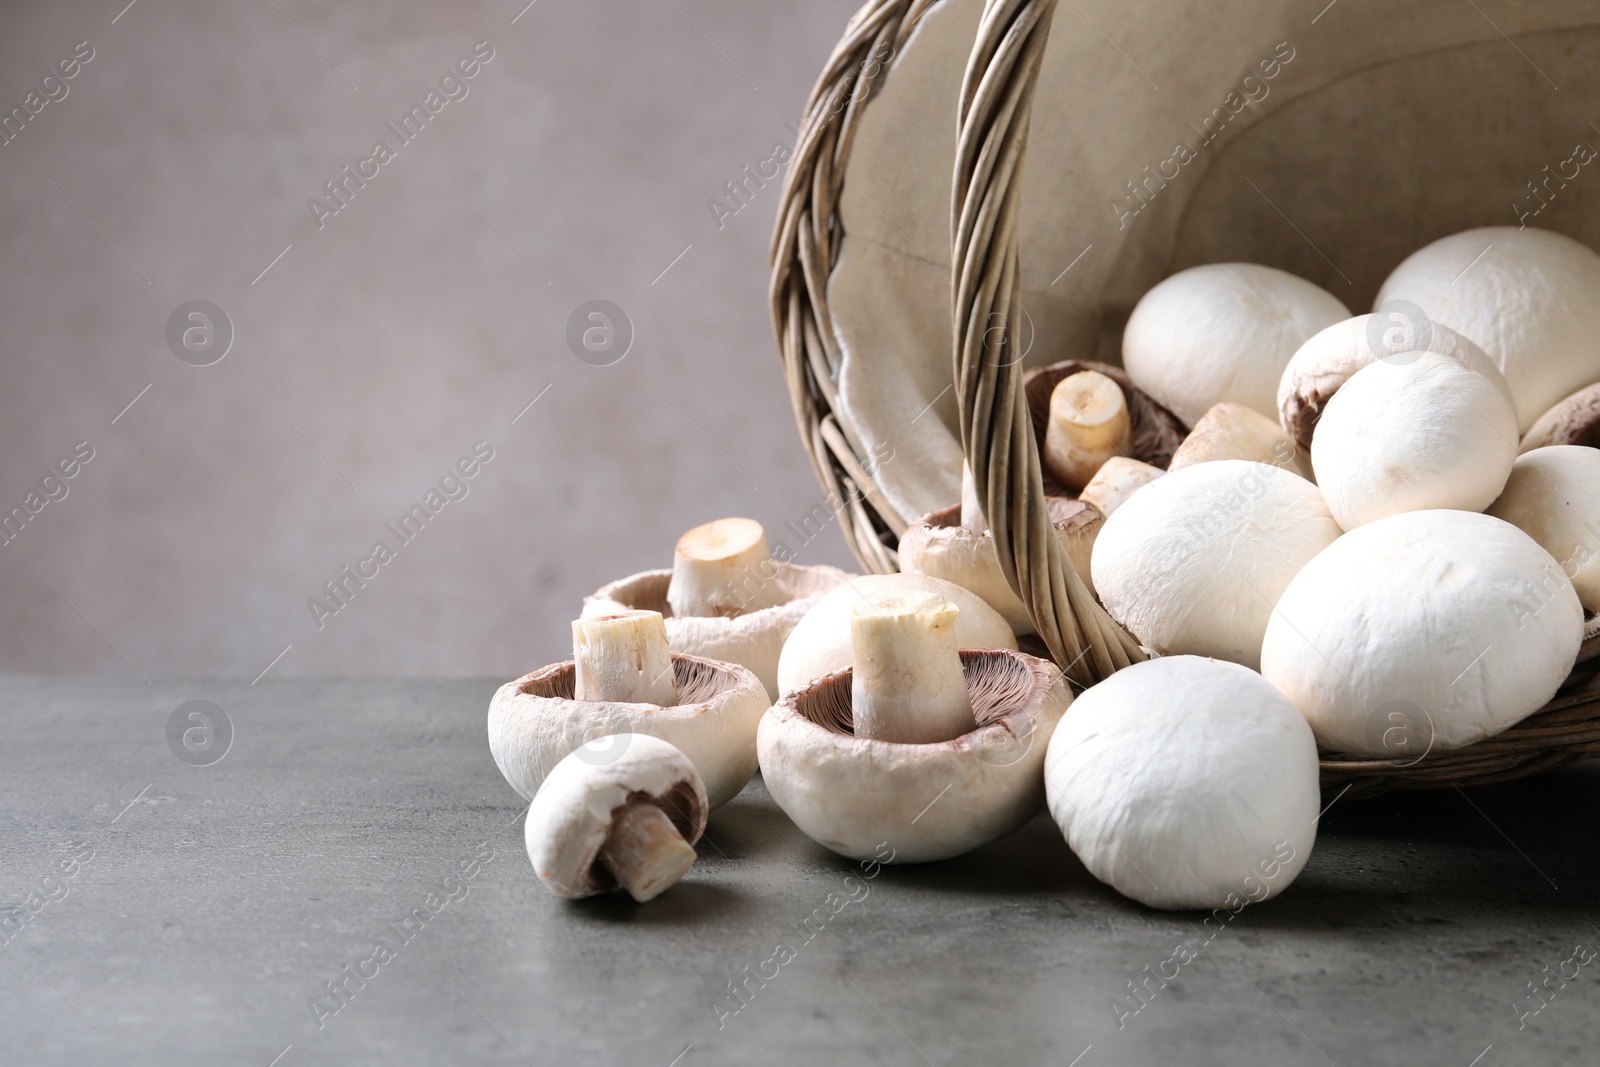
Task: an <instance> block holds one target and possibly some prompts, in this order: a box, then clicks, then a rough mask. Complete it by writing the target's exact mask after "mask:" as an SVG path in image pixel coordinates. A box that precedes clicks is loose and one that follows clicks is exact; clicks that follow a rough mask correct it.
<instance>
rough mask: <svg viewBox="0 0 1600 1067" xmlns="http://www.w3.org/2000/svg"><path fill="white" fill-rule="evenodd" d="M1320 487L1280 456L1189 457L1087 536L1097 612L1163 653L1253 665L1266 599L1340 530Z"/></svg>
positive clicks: (1263, 624)
mask: <svg viewBox="0 0 1600 1067" xmlns="http://www.w3.org/2000/svg"><path fill="white" fill-rule="evenodd" d="M1339 533H1340V530H1339V526H1338V524H1337V523H1335V522H1334V521H1333V516H1331V515H1329V514H1328V509H1327V507H1326V506H1325V505H1324V504H1323V502H1322V496H1321V494H1320V493H1318V492H1317V487H1316V486H1314V485H1312V484H1311V483H1310V482H1308V481H1306V480H1305V479H1304V478H1301V477H1299V476H1298V475H1294V474H1290V473H1289V472H1288V471H1286V470H1284V469H1283V468H1281V467H1272V466H1268V465H1267V464H1265V463H1251V462H1248V461H1246V460H1239V459H1222V460H1215V461H1213V462H1210V463H1197V464H1195V465H1194V466H1192V467H1185V468H1184V469H1183V470H1180V471H1174V472H1172V473H1170V474H1167V475H1166V476H1165V477H1162V478H1159V479H1157V480H1156V481H1153V482H1151V483H1150V484H1149V485H1147V486H1145V487H1144V488H1143V489H1141V490H1139V491H1138V492H1137V493H1135V494H1133V496H1132V497H1130V498H1129V499H1128V500H1127V502H1126V503H1124V504H1123V505H1122V507H1120V508H1118V509H1117V510H1116V512H1115V513H1114V514H1113V515H1112V516H1111V518H1109V519H1107V520H1106V525H1105V529H1103V530H1102V531H1101V532H1100V537H1099V538H1098V539H1097V540H1096V541H1095V546H1094V559H1093V561H1092V566H1093V570H1094V584H1095V588H1096V589H1097V590H1099V593H1100V600H1101V603H1103V604H1104V605H1105V609H1106V611H1108V612H1110V613H1111V617H1112V618H1114V619H1116V620H1117V621H1118V622H1119V623H1121V624H1122V625H1123V626H1125V627H1127V628H1128V630H1129V631H1130V632H1132V633H1133V635H1134V636H1135V637H1137V638H1138V639H1139V642H1140V643H1141V644H1143V645H1144V646H1146V647H1147V648H1150V649H1151V650H1153V651H1155V652H1158V653H1161V654H1163V655H1172V654H1177V653H1194V654H1196V655H1202V656H1215V657H1217V658H1218V659H1227V660H1232V661H1234V662H1235V663H1242V664H1244V665H1246V666H1248V667H1254V666H1255V665H1256V663H1257V662H1258V657H1259V656H1260V653H1261V635H1262V634H1263V633H1264V632H1265V630H1266V627H1267V619H1268V617H1269V616H1270V615H1271V614H1272V605H1273V604H1274V603H1275V602H1276V601H1277V599H1278V595H1279V594H1280V593H1282V592H1283V589H1284V587H1285V586H1287V585H1288V584H1289V579H1291V578H1293V577H1294V575H1295V573H1296V572H1297V571H1298V570H1299V569H1300V567H1301V566H1302V565H1304V564H1305V563H1306V561H1308V560H1310V559H1311V558H1312V557H1313V556H1315V555H1316V554H1317V553H1318V552H1321V551H1322V550H1323V549H1324V548H1326V547H1327V546H1328V545H1330V544H1332V543H1333V541H1334V539H1335V538H1337V537H1338V536H1339Z"/></svg>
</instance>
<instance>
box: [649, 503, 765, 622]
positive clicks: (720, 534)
mask: <svg viewBox="0 0 1600 1067" xmlns="http://www.w3.org/2000/svg"><path fill="white" fill-rule="evenodd" d="M793 599H794V594H793V593H791V592H790V591H789V587H788V586H787V585H785V584H784V583H783V582H781V581H779V580H778V575H777V570H776V568H775V567H774V566H773V563H772V558H771V556H770V555H769V554H768V552H767V533H766V531H765V530H763V529H762V528H761V524H760V523H759V522H756V521H755V520H754V519H717V520H716V521H715V522H708V523H706V524H705V525H704V526H696V527H695V528H694V529H692V530H690V531H689V532H688V533H686V534H684V535H683V536H682V537H680V538H678V547H677V551H676V552H675V553H674V556H673V561H672V581H671V582H670V583H669V584H668V586H667V603H668V604H670V605H671V606H672V614H674V615H676V616H678V617H679V618H684V617H701V618H703V617H707V616H719V617H723V618H728V617H732V616H734V615H744V614H747V613H749V612H752V611H760V610H761V609H763V608H773V607H777V606H779V605H780V604H787V603H788V602H789V601H790V600H793Z"/></svg>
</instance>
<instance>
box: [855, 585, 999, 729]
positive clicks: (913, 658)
mask: <svg viewBox="0 0 1600 1067" xmlns="http://www.w3.org/2000/svg"><path fill="white" fill-rule="evenodd" d="M956 614H957V609H956V606H955V605H954V604H952V603H950V602H949V601H948V600H946V599H944V597H941V596H938V595H937V594H933V593H921V592H910V591H908V592H905V593H894V594H891V595H888V596H881V597H878V598H876V599H875V600H874V601H872V602H870V603H863V604H858V605H856V608H855V611H854V612H853V613H852V615H851V617H850V644H851V650H852V654H853V659H854V667H853V673H852V676H851V705H852V707H853V709H854V710H853V714H854V719H855V734H856V736H857V737H865V738H871V739H874V740H878V741H895V742H899V743H902V744H912V745H920V744H932V743H934V742H938V741H950V740H952V739H954V738H957V737H960V736H961V735H962V734H966V733H970V732H971V731H972V730H974V729H976V728H977V723H976V721H975V720H974V719H973V716H972V700H971V698H970V697H969V696H968V694H967V680H966V675H965V674H964V673H963V671H962V668H961V656H960V654H959V653H958V652H957V651H956V631H955V624H956Z"/></svg>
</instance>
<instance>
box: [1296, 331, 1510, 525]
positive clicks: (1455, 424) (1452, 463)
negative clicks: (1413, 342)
mask: <svg viewBox="0 0 1600 1067" xmlns="http://www.w3.org/2000/svg"><path fill="white" fill-rule="evenodd" d="M1491 373H1492V372H1491ZM1502 384H1503V383H1501V382H1497V381H1495V380H1494V379H1492V378H1490V377H1489V376H1488V375H1487V374H1479V373H1478V372H1476V371H1471V370H1468V369H1467V368H1466V367H1464V366H1462V365H1461V364H1460V363H1458V362H1457V361H1455V360H1453V359H1451V358H1450V357H1448V356H1442V355H1439V354H1438V353H1434V352H1421V353H1407V354H1404V355H1399V356H1388V357H1385V358H1384V359H1381V360H1378V361H1377V362H1375V363H1369V364H1368V365H1367V366H1365V367H1362V368H1361V369H1360V370H1358V371H1356V372H1355V373H1354V374H1352V375H1351V376H1350V379H1349V381H1347V382H1345V383H1344V385H1343V386H1342V387H1341V388H1340V389H1339V391H1338V392H1337V393H1335V394H1334V395H1333V399H1332V400H1330V401H1328V406H1327V407H1326V408H1325V409H1324V410H1323V413H1322V418H1321V419H1320V420H1318V422H1317V432H1316V435H1315V436H1314V437H1313V438H1312V439H1311V465H1312V466H1313V467H1314V468H1316V472H1317V485H1318V486H1319V487H1321V489H1322V495H1323V498H1324V499H1325V500H1327V502H1328V510H1329V511H1331V512H1332V513H1333V517H1334V518H1335V519H1337V520H1338V522H1339V525H1340V526H1342V527H1344V528H1345V529H1346V530H1351V529H1354V528H1355V527H1357V526H1360V525H1362V524H1363V523H1368V522H1372V521H1373V520H1374V519H1381V518H1383V517H1384V516H1386V515H1394V514H1397V513H1398V512H1402V511H1421V510H1424V509H1428V508H1458V509H1460V510H1462V511H1482V510H1483V509H1484V508H1486V507H1488V506H1489V504H1490V503H1492V502H1493V501H1494V498H1495V497H1497V496H1499V495H1500V490H1501V489H1502V488H1503V487H1504V486H1505V484H1506V476H1507V475H1509V474H1510V473H1511V464H1512V463H1513V462H1514V461H1515V460H1516V458H1517V414H1516V410H1515V409H1514V408H1513V407H1512V404H1511V401H1510V400H1509V399H1508V398H1507V397H1506V395H1505V392H1504V390H1503V388H1502Z"/></svg>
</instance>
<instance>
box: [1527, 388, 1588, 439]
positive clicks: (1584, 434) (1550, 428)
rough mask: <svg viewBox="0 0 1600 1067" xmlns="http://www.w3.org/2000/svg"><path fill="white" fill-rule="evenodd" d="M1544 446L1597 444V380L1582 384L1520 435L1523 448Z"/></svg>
mask: <svg viewBox="0 0 1600 1067" xmlns="http://www.w3.org/2000/svg"><path fill="white" fill-rule="evenodd" d="M1546 445H1587V446H1588V447H1590V448H1597V447H1600V383H1596V384H1594V385H1590V386H1585V387H1584V388H1582V389H1579V390H1578V391H1577V392H1576V393H1573V394H1572V395H1571V396H1569V397H1567V398H1565V399H1564V400H1562V401H1561V402H1560V403H1559V404H1557V405H1556V406H1555V407H1553V408H1551V409H1550V410H1549V411H1547V412H1545V413H1544V414H1543V415H1540V416H1539V417H1538V418H1537V419H1535V420H1534V423H1533V425H1532V426H1530V427H1529V428H1528V432H1527V433H1525V434H1523V435H1522V451H1524V452H1532V451H1533V450H1534V449H1536V448H1544V447H1545V446H1546Z"/></svg>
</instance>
